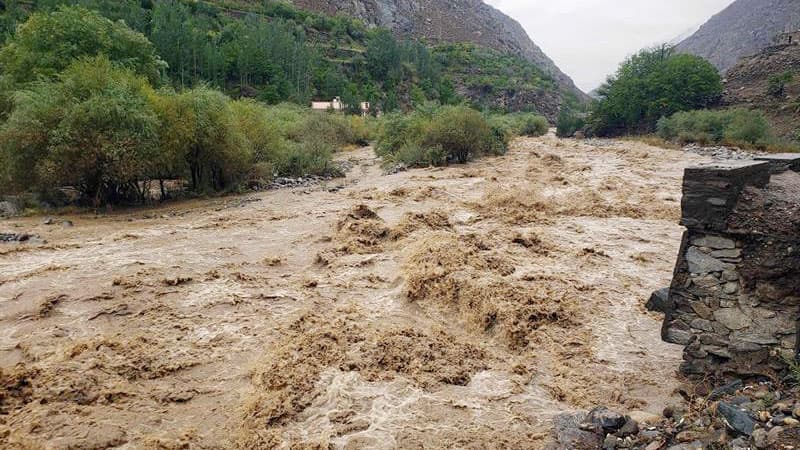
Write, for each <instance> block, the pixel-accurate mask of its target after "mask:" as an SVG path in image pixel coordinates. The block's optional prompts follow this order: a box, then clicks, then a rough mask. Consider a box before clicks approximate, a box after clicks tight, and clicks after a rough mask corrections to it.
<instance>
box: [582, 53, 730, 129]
mask: <svg viewBox="0 0 800 450" xmlns="http://www.w3.org/2000/svg"><path fill="white" fill-rule="evenodd" d="M721 94H722V81H721V79H720V75H719V72H717V69H716V68H715V67H714V66H713V65H711V63H709V62H708V61H706V60H704V59H703V58H700V57H697V56H693V55H686V54H676V53H675V52H674V51H673V49H672V48H669V47H658V48H654V49H649V50H643V51H641V52H639V53H638V54H636V55H634V56H632V57H630V58H628V59H627V60H626V61H625V62H624V63H623V64H622V65H621V66H620V68H619V69H618V70H617V72H616V74H615V75H614V76H613V77H611V78H609V80H608V81H607V82H606V83H605V84H604V85H603V86H602V87H601V88H600V89H599V90H598V95H599V96H600V99H599V100H597V101H595V102H594V103H593V104H592V107H591V114H590V116H589V120H588V131H589V132H590V133H592V134H597V135H600V136H610V135H620V134H626V133H630V134H639V133H649V132H652V131H653V130H655V128H656V123H657V121H658V120H659V119H660V118H661V117H664V116H670V115H672V114H674V113H676V112H679V111H689V110H694V109H701V108H707V107H709V106H711V105H713V104H714V103H715V102H716V101H717V100H718V99H719V98H720V96H721Z"/></svg>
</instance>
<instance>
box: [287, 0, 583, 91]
mask: <svg viewBox="0 0 800 450" xmlns="http://www.w3.org/2000/svg"><path fill="white" fill-rule="evenodd" d="M293 3H294V5H295V6H298V7H300V8H305V9H309V10H313V11H319V12H323V13H326V14H329V15H336V14H344V15H348V16H352V17H356V18H358V19H361V20H363V21H364V22H366V23H367V24H370V25H374V26H382V27H386V28H389V29H391V30H393V31H394V32H395V33H397V34H398V35H401V36H409V37H414V38H418V39H424V40H425V41H427V42H430V43H432V44H440V43H458V42H471V43H475V44H478V45H482V46H485V47H488V48H492V49H495V50H499V51H502V52H506V53H511V54H516V55H519V56H522V57H524V58H525V59H527V60H529V61H531V62H533V63H535V64H536V65H537V66H539V67H541V68H542V69H543V70H544V71H545V72H546V73H549V74H550V75H551V76H553V78H554V79H555V80H556V81H557V82H558V84H559V86H561V88H562V89H564V90H566V91H569V92H573V93H575V94H577V95H578V96H579V97H582V98H584V96H585V94H583V92H581V91H580V90H579V89H578V88H577V87H576V86H575V83H574V82H573V81H572V79H571V78H570V77H569V76H568V75H566V74H565V73H563V72H562V71H561V70H560V69H559V68H558V67H557V66H556V64H555V63H554V62H553V60H552V59H550V57H548V56H547V55H546V54H545V53H544V52H543V51H542V49H541V48H539V47H538V46H537V45H536V44H534V43H533V41H532V40H531V39H530V37H529V36H528V34H527V33H526V32H525V30H524V29H523V28H522V26H521V25H520V24H519V23H518V22H516V21H515V20H514V19H512V18H511V17H509V16H507V15H505V14H503V13H502V12H501V11H499V10H497V9H495V8H493V7H492V6H489V5H487V4H486V3H484V2H483V1H481V0H429V1H415V0H327V1H323V0H294V1H293Z"/></svg>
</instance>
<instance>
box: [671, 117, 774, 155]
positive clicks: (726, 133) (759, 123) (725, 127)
mask: <svg viewBox="0 0 800 450" xmlns="http://www.w3.org/2000/svg"><path fill="white" fill-rule="evenodd" d="M658 135H659V136H660V137H661V138H663V139H666V140H670V141H678V142H680V143H682V144H685V143H689V142H696V143H699V144H702V145H706V144H727V145H739V146H757V145H766V144H767V143H768V140H769V138H770V128H769V124H768V123H767V120H766V118H765V117H764V115H763V114H762V113H761V112H758V111H750V110H746V109H734V110H719V111H709V110H698V111H689V112H679V113H676V114H674V115H672V116H671V117H669V118H662V119H661V120H659V121H658Z"/></svg>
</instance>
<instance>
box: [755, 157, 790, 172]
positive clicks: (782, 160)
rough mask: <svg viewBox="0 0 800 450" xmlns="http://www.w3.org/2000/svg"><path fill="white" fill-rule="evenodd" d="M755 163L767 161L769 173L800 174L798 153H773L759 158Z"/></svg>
mask: <svg viewBox="0 0 800 450" xmlns="http://www.w3.org/2000/svg"><path fill="white" fill-rule="evenodd" d="M756 161H767V162H769V163H770V171H771V172H772V173H773V174H775V173H781V172H785V171H787V170H793V171H795V172H800V153H775V154H771V155H764V156H759V157H757V158H756Z"/></svg>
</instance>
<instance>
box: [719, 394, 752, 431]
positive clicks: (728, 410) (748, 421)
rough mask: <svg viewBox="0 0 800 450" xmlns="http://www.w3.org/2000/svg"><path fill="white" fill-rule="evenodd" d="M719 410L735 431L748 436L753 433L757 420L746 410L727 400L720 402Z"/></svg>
mask: <svg viewBox="0 0 800 450" xmlns="http://www.w3.org/2000/svg"><path fill="white" fill-rule="evenodd" d="M717 412H718V413H719V414H720V415H721V416H722V417H723V418H724V419H725V422H726V423H727V424H728V426H729V427H730V428H731V429H732V430H733V431H735V432H737V433H739V434H744V435H746V436H750V435H752V434H753V430H754V429H755V425H756V422H755V421H754V420H753V419H752V418H751V417H750V416H749V415H748V414H747V413H746V412H744V411H742V410H740V409H739V408H737V407H735V406H733V405H730V404H728V403H725V402H720V403H719V405H718V406H717Z"/></svg>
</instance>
